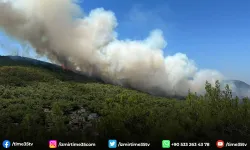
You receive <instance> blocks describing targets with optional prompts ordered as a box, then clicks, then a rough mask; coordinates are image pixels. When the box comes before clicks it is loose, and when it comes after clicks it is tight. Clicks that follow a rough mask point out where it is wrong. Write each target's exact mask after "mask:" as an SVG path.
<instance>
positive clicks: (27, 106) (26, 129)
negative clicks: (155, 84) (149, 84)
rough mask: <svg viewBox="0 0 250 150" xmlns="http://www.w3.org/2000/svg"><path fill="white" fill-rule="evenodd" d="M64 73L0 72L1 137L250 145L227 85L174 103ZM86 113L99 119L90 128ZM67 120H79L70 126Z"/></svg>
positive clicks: (241, 110) (247, 107)
mask: <svg viewBox="0 0 250 150" xmlns="http://www.w3.org/2000/svg"><path fill="white" fill-rule="evenodd" d="M64 73H65V74H67V72H64V71H62V70H61V71H60V72H59V71H57V72H53V71H50V70H46V69H44V68H39V67H34V66H1V67H0V128H1V130H0V136H1V137H4V138H5V139H7V138H11V139H13V138H14V139H20V140H26V141H27V139H32V140H33V141H43V140H46V141H47V140H48V139H51V138H52V137H53V138H60V139H65V140H66V139H71V140H72V139H78V140H81V141H83V140H88V141H91V140H98V141H102V140H105V141H104V142H105V145H106V141H107V139H109V138H116V139H118V140H129V141H135V140H139V141H149V140H151V141H152V142H153V141H155V142H158V143H159V142H161V140H163V139H176V140H180V139H181V140H186V139H188V140H197V139H198V140H202V139H204V140H207V139H219V138H221V139H231V140H234V139H235V140H237V139H238V140H239V139H247V140H249V141H250V103H249V99H247V98H245V99H243V101H242V103H239V99H238V98H233V97H232V95H231V91H230V89H229V87H228V86H227V87H226V88H225V90H224V91H221V90H220V84H219V82H216V87H212V86H211V84H210V83H206V94H205V95H204V96H198V95H196V94H195V93H190V94H189V95H188V96H187V97H186V100H185V101H181V100H175V99H168V98H163V97H155V96H151V95H148V94H146V93H141V92H138V91H134V90H130V89H126V88H122V87H119V86H113V85H109V84H103V83H99V82H93V80H90V79H87V78H86V79H85V80H84V82H83V81H79V80H77V81H75V80H74V78H68V76H64ZM204 84H205V83H204ZM83 108H84V111H82V112H81V111H79V110H81V109H82V110H83ZM85 111H86V112H89V113H90V112H91V113H96V114H98V117H96V119H93V121H92V122H91V124H90V123H89V122H87V118H88V114H86V112H85ZM72 114H75V115H77V116H78V118H80V119H78V121H77V122H75V123H73V124H72ZM81 118H82V119H81ZM75 126H76V128H75Z"/></svg>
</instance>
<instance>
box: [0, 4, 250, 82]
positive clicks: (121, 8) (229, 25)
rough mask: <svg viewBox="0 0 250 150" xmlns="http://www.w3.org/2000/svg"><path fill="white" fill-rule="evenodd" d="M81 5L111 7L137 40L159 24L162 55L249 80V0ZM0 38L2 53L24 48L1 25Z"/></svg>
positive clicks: (126, 33) (122, 28)
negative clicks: (178, 55)
mask: <svg viewBox="0 0 250 150" xmlns="http://www.w3.org/2000/svg"><path fill="white" fill-rule="evenodd" d="M80 5H81V7H82V9H83V11H84V12H85V13H86V14H88V12H90V11H91V10H92V9H95V8H100V7H102V8H104V9H105V10H111V11H112V12H114V13H115V16H116V18H117V22H118V26H117V28H116V31H117V33H118V38H119V39H128V38H129V39H138V40H141V39H144V38H145V37H147V36H148V34H149V33H150V31H152V30H153V29H160V30H162V31H163V33H164V37H165V39H166V40H167V43H168V44H167V47H166V48H165V49H164V54H165V55H173V54H175V53H178V52H181V53H185V54H186V55H187V56H188V57H189V58H190V59H193V60H194V61H195V63H196V64H197V66H198V67H199V68H200V69H202V68H210V69H215V70H218V71H220V72H221V73H222V74H224V75H226V76H227V77H228V78H230V79H238V80H242V81H245V82H247V83H250V69H249V64H248V61H247V58H248V57H249V56H250V36H249V35H250V19H249V17H250V10H249V7H250V1H248V0H241V1H234V0H220V1H218V0H209V1H208V0H206V1H205V0H203V1H201V0H188V1H185V0H179V1H176V0H157V1H155V0H127V1H117V0H84V1H80ZM0 44H1V46H0V47H1V48H0V54H1V55H7V54H8V53H7V49H8V51H9V49H13V50H18V51H19V52H18V54H19V55H25V53H27V51H26V50H23V48H22V47H24V46H20V43H19V42H17V41H15V40H14V39H11V38H10V37H8V36H7V35H5V34H4V32H1V31H0ZM26 49H30V47H26ZM31 55H32V56H34V55H35V54H34V53H31ZM39 59H42V60H46V59H45V58H44V57H42V58H39Z"/></svg>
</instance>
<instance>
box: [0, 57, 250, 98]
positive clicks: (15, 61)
mask: <svg viewBox="0 0 250 150" xmlns="http://www.w3.org/2000/svg"><path fill="white" fill-rule="evenodd" d="M0 65H32V66H39V67H43V68H46V69H49V70H52V71H62V70H64V71H66V72H68V73H71V75H73V74H74V75H77V74H78V75H79V76H78V75H77V76H78V77H77V78H78V79H80V78H81V77H84V78H83V80H84V79H86V77H87V78H89V79H93V80H96V81H97V82H101V83H105V82H104V81H103V80H102V79H100V78H99V77H93V76H88V75H87V74H84V73H83V72H80V71H77V70H70V69H68V68H67V66H64V65H63V64H62V65H61V66H60V65H57V64H54V63H50V62H45V61H41V60H37V59H33V58H29V57H22V56H0ZM226 84H228V85H229V87H230V88H231V89H232V93H233V96H238V97H239V98H244V97H247V96H250V85H249V84H248V83H246V82H244V81H241V80H236V79H230V80H223V81H221V87H222V89H223V88H224V87H225V86H226ZM127 88H130V89H133V88H131V87H127ZM133 90H137V89H133ZM137 91H138V90H137ZM149 94H151V95H155V94H152V93H149ZM155 96H161V97H166V96H164V94H162V92H161V90H159V92H158V94H156V95H155ZM168 97H171V96H168ZM172 98H177V99H184V97H183V96H178V95H176V96H172Z"/></svg>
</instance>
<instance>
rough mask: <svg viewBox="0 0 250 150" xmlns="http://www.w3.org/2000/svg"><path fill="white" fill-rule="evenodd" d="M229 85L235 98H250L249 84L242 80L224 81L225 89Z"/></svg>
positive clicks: (222, 84)
mask: <svg viewBox="0 0 250 150" xmlns="http://www.w3.org/2000/svg"><path fill="white" fill-rule="evenodd" d="M227 84H228V85H229V87H230V88H231V89H232V94H233V96H238V97H239V98H244V97H250V85H249V84H247V83H245V82H243V81H240V80H224V81H222V83H221V86H222V87H225V86H226V85H227Z"/></svg>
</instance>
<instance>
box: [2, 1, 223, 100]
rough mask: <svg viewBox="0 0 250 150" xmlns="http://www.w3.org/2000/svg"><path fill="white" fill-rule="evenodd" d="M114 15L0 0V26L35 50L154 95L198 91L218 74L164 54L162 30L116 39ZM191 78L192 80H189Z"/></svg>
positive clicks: (58, 4) (50, 3) (62, 4)
mask: <svg viewBox="0 0 250 150" xmlns="http://www.w3.org/2000/svg"><path fill="white" fill-rule="evenodd" d="M117 25H118V23H117V21H116V18H115V15H114V13H113V12H111V11H106V10H104V9H102V8H97V9H94V10H92V11H91V12H90V13H89V14H88V15H85V14H83V12H82V11H81V9H80V7H79V6H78V5H77V3H75V2H74V1H72V0H0V28H3V29H4V30H5V32H6V33H8V34H9V35H11V36H13V37H15V38H17V39H18V40H20V41H28V42H29V43H30V44H31V45H32V46H33V47H34V49H35V50H36V52H37V53H38V54H40V55H45V56H46V57H48V59H50V60H51V61H52V62H55V63H57V64H65V65H67V67H70V68H72V69H77V70H80V71H82V72H85V73H88V74H89V75H93V76H99V77H101V78H102V79H104V80H105V81H106V82H109V83H113V84H118V85H123V86H129V87H132V88H136V89H138V90H142V91H145V92H149V93H151V94H156V93H157V92H158V91H161V92H163V93H164V94H165V95H168V96H171V95H181V96H183V95H186V94H187V92H188V89H190V90H191V91H193V92H198V93H202V92H203V91H204V83H205V81H206V80H207V81H209V82H210V83H214V82H215V80H221V79H223V76H222V75H221V74H220V73H219V72H217V71H214V70H199V69H198V68H197V67H196V65H195V63H194V62H193V61H192V60H190V59H188V57H187V56H186V55H185V54H182V53H177V54H175V55H173V56H167V57H164V55H163V49H164V48H165V47H166V45H167V43H166V41H165V40H164V37H163V33H162V31H161V30H153V31H151V32H150V33H149V36H148V37H147V38H145V39H144V40H141V41H132V40H118V39H117V35H118V34H117V33H116V32H115V28H116V26H117ZM190 78H192V80H190Z"/></svg>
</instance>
